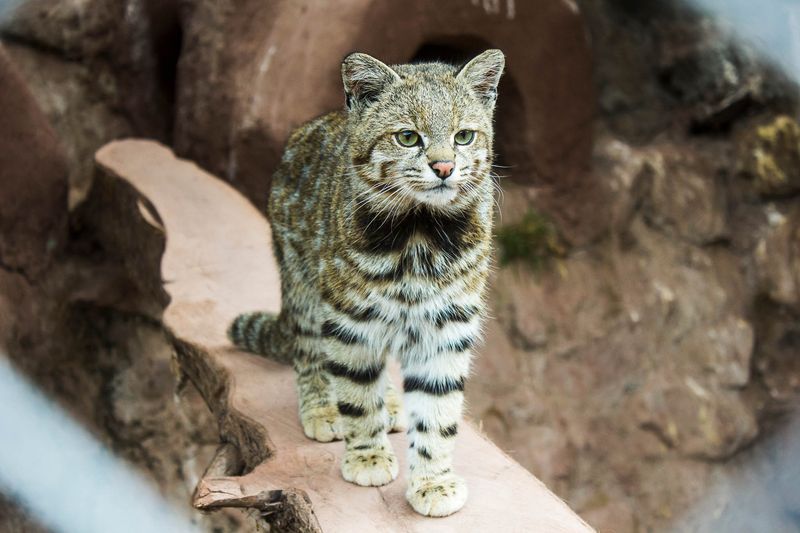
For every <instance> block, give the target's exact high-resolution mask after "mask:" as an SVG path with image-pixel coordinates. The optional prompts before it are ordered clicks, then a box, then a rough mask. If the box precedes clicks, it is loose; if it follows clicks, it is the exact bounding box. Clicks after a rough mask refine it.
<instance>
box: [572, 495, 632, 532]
mask: <svg viewBox="0 0 800 533" xmlns="http://www.w3.org/2000/svg"><path fill="white" fill-rule="evenodd" d="M584 517H585V518H586V521H587V522H589V523H590V524H591V525H592V526H593V527H594V528H596V529H597V531H600V532H613V533H636V532H637V531H638V530H637V528H636V515H635V513H634V510H633V507H632V506H631V504H630V503H628V502H625V501H620V500H615V501H611V502H609V503H607V504H605V505H603V506H601V507H596V508H593V509H588V510H586V511H585V512H584Z"/></svg>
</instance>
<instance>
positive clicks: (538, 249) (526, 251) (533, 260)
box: [495, 209, 566, 271]
mask: <svg viewBox="0 0 800 533" xmlns="http://www.w3.org/2000/svg"><path fill="white" fill-rule="evenodd" d="M495 236H496V237H497V242H498V243H499V244H500V264H502V265H507V264H509V263H511V262H512V261H524V262H525V263H527V264H528V265H529V266H530V267H531V268H532V269H533V270H534V271H540V270H542V269H544V268H546V267H548V266H549V264H550V261H551V260H552V259H553V258H557V257H563V256H564V254H565V253H566V250H565V247H564V244H563V241H562V239H561V238H560V236H559V234H558V230H557V229H556V226H555V224H553V222H552V221H551V220H550V219H549V218H547V217H546V216H545V215H543V214H541V213H539V212H538V211H535V210H533V209H531V210H529V211H528V212H527V213H526V214H525V217H524V218H523V219H522V220H521V221H520V222H518V223H516V224H511V225H508V226H503V227H500V228H498V229H497V232H496V234H495Z"/></svg>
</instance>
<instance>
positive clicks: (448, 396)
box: [402, 349, 470, 516]
mask: <svg viewBox="0 0 800 533" xmlns="http://www.w3.org/2000/svg"><path fill="white" fill-rule="evenodd" d="M402 363H403V388H404V390H405V408H406V412H407V413H408V436H409V449H408V463H409V476H408V489H407V491H406V498H407V499H408V502H409V503H410V504H411V506H412V507H413V508H414V510H415V511H417V512H418V513H420V514H423V515H427V516H447V515H450V514H453V513H455V512H456V511H458V510H459V509H461V507H463V506H464V504H465V503H466V501H467V485H466V483H465V482H464V480H463V479H462V478H461V477H459V476H457V475H456V474H455V473H454V472H453V450H454V448H455V440H456V435H457V433H458V424H459V422H460V421H461V413H462V409H463V404H464V381H465V380H466V377H467V374H468V372H469V363H470V353H469V351H468V350H464V351H453V350H448V349H445V350H444V351H443V352H441V353H437V354H436V355H433V356H429V357H420V356H417V357H414V356H413V355H410V356H407V357H405V358H404V360H403V362H402Z"/></svg>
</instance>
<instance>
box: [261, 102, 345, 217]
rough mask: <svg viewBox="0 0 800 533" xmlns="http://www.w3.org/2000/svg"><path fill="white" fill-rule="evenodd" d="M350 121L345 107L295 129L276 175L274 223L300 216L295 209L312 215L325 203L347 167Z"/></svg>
mask: <svg viewBox="0 0 800 533" xmlns="http://www.w3.org/2000/svg"><path fill="white" fill-rule="evenodd" d="M346 123H347V116H346V114H345V112H344V111H333V112H331V113H327V114H325V115H322V116H320V117H317V118H315V119H313V120H310V121H309V122H306V123H305V124H303V125H301V126H300V127H299V128H297V129H296V130H295V131H294V132H292V134H291V136H290V137H289V140H288V141H287V143H286V148H285V149H284V152H283V157H282V158H281V162H280V164H279V165H278V168H277V169H276V171H275V174H274V175H273V178H272V190H271V193H270V201H269V210H268V215H269V218H270V220H271V221H272V222H273V224H274V223H275V222H278V223H280V222H284V223H286V222H289V221H290V220H291V219H293V218H294V219H296V218H297V217H296V216H295V217H292V216H291V215H292V213H294V214H295V215H298V214H300V213H302V214H303V215H304V216H303V217H302V218H308V216H309V215H313V214H314V213H315V212H316V211H318V210H319V209H321V208H322V207H323V203H324V199H325V198H329V197H330V193H331V190H330V189H331V188H332V187H333V184H334V183H335V182H336V177H337V176H338V175H340V174H342V173H344V172H345V169H346V165H345V163H344V154H345V153H346V150H347V138H346ZM320 214H321V213H320Z"/></svg>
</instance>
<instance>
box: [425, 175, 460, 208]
mask: <svg viewBox="0 0 800 533" xmlns="http://www.w3.org/2000/svg"><path fill="white" fill-rule="evenodd" d="M457 193H458V185H456V184H455V183H448V182H445V181H442V182H440V183H438V184H436V185H434V186H432V187H428V188H427V189H425V190H423V191H420V192H419V193H417V194H416V197H417V200H418V201H420V202H421V203H424V204H430V205H435V206H444V205H447V204H449V203H451V202H452V201H453V200H455V197H456V194H457Z"/></svg>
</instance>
